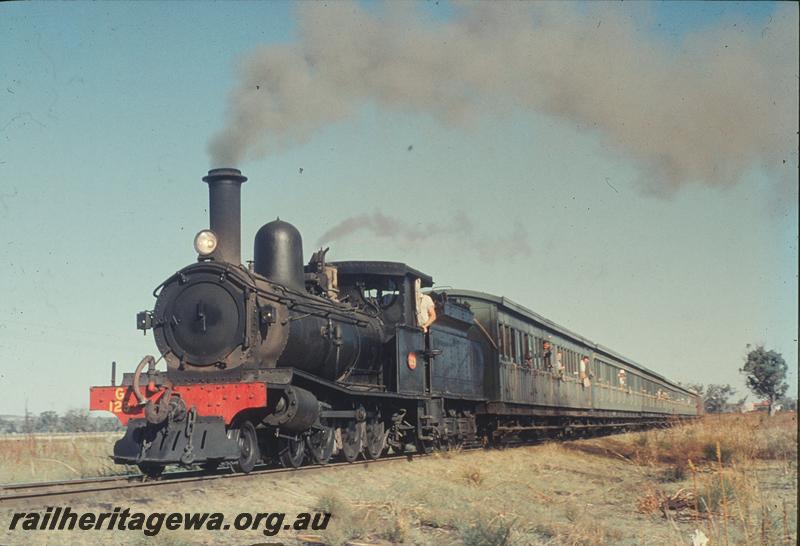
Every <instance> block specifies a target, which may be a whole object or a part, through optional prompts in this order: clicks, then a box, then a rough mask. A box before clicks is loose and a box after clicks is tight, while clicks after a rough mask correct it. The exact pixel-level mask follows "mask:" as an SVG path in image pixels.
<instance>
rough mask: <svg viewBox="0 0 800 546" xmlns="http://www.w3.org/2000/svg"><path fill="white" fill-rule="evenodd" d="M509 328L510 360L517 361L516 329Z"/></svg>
mask: <svg viewBox="0 0 800 546" xmlns="http://www.w3.org/2000/svg"><path fill="white" fill-rule="evenodd" d="M509 329H510V330H511V360H512V362H517V338H518V337H519V336H517V331H516V330H515V329H514V328H509Z"/></svg>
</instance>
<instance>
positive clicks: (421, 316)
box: [414, 279, 436, 334]
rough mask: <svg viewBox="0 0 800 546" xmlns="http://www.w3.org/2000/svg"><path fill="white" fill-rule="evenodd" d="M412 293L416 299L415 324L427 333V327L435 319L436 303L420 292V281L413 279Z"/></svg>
mask: <svg viewBox="0 0 800 546" xmlns="http://www.w3.org/2000/svg"><path fill="white" fill-rule="evenodd" d="M414 295H415V297H416V300H417V326H419V327H420V328H422V331H423V332H425V333H426V334H427V333H428V328H429V327H430V325H431V324H433V321H435V320H436V304H434V303H433V298H431V297H430V296H429V295H428V294H423V293H422V281H421V280H420V279H415V280H414Z"/></svg>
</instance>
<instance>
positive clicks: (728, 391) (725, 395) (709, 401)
mask: <svg viewBox="0 0 800 546" xmlns="http://www.w3.org/2000/svg"><path fill="white" fill-rule="evenodd" d="M734 394H736V389H734V388H733V387H731V386H730V385H715V384H713V383H711V384H709V385H708V386H707V387H706V394H705V395H704V396H703V402H704V403H705V407H706V412H707V413H722V412H723V411H724V410H725V407H726V406H727V405H728V399H729V398H730V397H731V396H733V395H734Z"/></svg>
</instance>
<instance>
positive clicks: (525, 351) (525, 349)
mask: <svg viewBox="0 0 800 546" xmlns="http://www.w3.org/2000/svg"><path fill="white" fill-rule="evenodd" d="M528 343H529V341H528V334H522V362H523V364H526V365H528V364H529V363H530V361H531V346H530V345H529V344H528Z"/></svg>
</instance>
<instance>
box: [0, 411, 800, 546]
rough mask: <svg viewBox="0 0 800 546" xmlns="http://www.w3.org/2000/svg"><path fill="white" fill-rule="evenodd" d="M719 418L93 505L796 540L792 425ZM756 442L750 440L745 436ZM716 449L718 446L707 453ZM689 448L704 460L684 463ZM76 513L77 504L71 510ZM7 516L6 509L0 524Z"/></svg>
mask: <svg viewBox="0 0 800 546" xmlns="http://www.w3.org/2000/svg"><path fill="white" fill-rule="evenodd" d="M716 419H717V418H716V417H712V418H710V419H706V420H704V421H703V422H699V423H693V424H688V425H684V426H680V427H675V428H671V429H666V430H659V431H648V432H643V433H632V434H626V435H621V436H609V437H605V438H597V439H589V440H580V441H576V442H566V443H548V444H544V445H539V446H532V447H524V448H516V449H508V450H502V451H501V450H489V451H470V452H464V453H444V454H440V455H434V456H432V457H428V458H425V459H415V460H414V461H413V462H405V461H395V462H390V463H382V464H375V465H368V466H357V467H335V468H330V469H327V470H325V471H320V472H312V473H302V474H294V473H290V474H281V475H273V476H264V477H258V478H253V479H252V480H251V481H247V482H241V481H240V482H233V481H232V482H229V483H226V482H225V481H222V482H215V483H214V484H212V485H209V486H208V488H201V487H202V486H201V487H198V486H194V487H192V488H187V489H183V490H173V491H171V492H170V494H169V496H164V495H161V494H159V493H156V492H154V493H142V492H137V493H136V494H135V495H136V496H135V497H132V498H127V499H123V500H120V499H118V498H114V497H111V496H110V495H109V497H110V498H108V499H106V498H102V496H98V498H97V499H93V500H92V501H91V502H90V501H86V506H87V507H89V508H94V509H97V507H98V506H103V507H107V506H111V505H112V503H113V505H114V506H117V505H120V504H122V505H124V506H130V507H131V508H132V509H139V510H147V511H156V510H162V511H165V510H171V509H172V510H174V509H178V510H186V509H189V510H192V511H212V512H213V511H224V513H225V514H226V516H227V517H231V516H233V515H235V514H238V513H239V512H256V511H282V512H287V513H289V514H292V513H298V512H304V511H325V512H330V513H331V514H332V517H331V523H330V526H329V528H328V529H327V530H326V531H324V532H317V533H315V534H314V536H313V537H310V536H308V534H304V535H295V534H293V532H292V531H286V532H282V533H280V534H279V535H278V536H276V537H273V538H272V539H271V541H273V542H282V543H284V544H287V545H289V544H303V543H306V542H307V541H311V540H312V538H313V539H314V540H315V541H316V542H317V543H319V544H330V545H344V544H351V545H353V544H381V545H385V544H401V543H402V544H419V545H430V546H433V545H437V546H438V545H448V544H453V545H456V544H467V545H473V546H478V545H487V546H489V545H491V546H494V545H506V546H523V545H524V546H527V545H532V546H535V545H541V546H561V545H564V546H566V545H570V546H573V545H587V546H592V545H596V546H600V545H606V544H625V545H629V544H638V545H676V544H685V545H688V544H691V542H690V539H689V536H690V535H691V534H692V533H693V532H695V530H700V531H702V532H703V533H705V534H706V535H707V536H708V537H710V538H711V540H712V542H711V544H726V543H727V544H753V545H755V544H794V543H795V539H796V534H797V532H796V528H797V521H796V519H797V518H796V515H795V513H796V511H797V502H796V494H797V464H796V461H797V460H796V457H797V455H796V453H797V451H796V446H793V445H792V443H793V442H795V441H796V440H795V439H796V430H795V429H796V424H795V422H794V421H793V420H792V419H793V417H792V416H781V417H780V418H775V419H773V420H769V421H766V420H762V419H760V418H759V416H756V418H752V417H748V418H741V417H738V416H731V417H726V418H725V420H723V421H722V422H719V421H716ZM748 437H749V438H750V443H751V444H754V445H750V444H748V443H747V442H746V441H745V439H746V438H748ZM710 442H713V444H712V445H713V450H710V449H709V448H708V447H707V446H708V445H709V443H710ZM716 442H719V445H720V449H719V455H717V448H716ZM687 454H691V455H692V456H693V457H697V459H696V460H695V459H692V463H691V464H689V462H688V460H689V459H688V457H687ZM712 455H713V456H712ZM684 458H686V459H685V462H683V461H684ZM675 468H681V469H682V470H674V469H675ZM667 478H668V479H667ZM145 495H150V496H145ZM187 507H189V508H187ZM73 508H74V509H80V508H81V506H80V505H78V504H77V503H74V504H73ZM4 517H5V516H4V514H3V513H2V512H0V521H1V520H3V519H4ZM3 532H4V531H0V543H11V544H15V543H18V542H19V540H20V538H24V539H25V540H26V541H29V540H30V539H34V541H33V542H34V543H36V541H39V543H47V542H48V541H50V542H52V540H53V539H54V538H58V540H59V541H60V542H62V543H63V542H67V543H70V544H72V543H76V544H81V543H82V542H81V541H84V542H83V543H90V542H86V541H90V540H91V539H92V537H95V535H92V534H86V533H84V534H83V535H80V534H78V533H75V534H73V535H67V534H63V535H58V537H54V536H50V537H48V536H47V535H46V534H40V535H30V534H29V535H25V536H24V537H21V536H18V535H14V534H12V533H8V532H6V534H5V535H3ZM112 537H113V541H114V542H115V543H120V544H138V543H141V541H142V537H141V536H137V534H136V533H130V532H129V533H122V534H120V533H117V534H113V535H110V534H109V535H103V539H104V540H105V539H109V541H111V540H112ZM95 538H96V537H95ZM158 539H159V542H163V541H164V540H167V541H168V542H169V543H172V544H184V543H186V544H218V543H221V542H223V541H224V542H225V543H228V544H253V543H258V542H264V537H263V535H261V534H260V533H258V531H252V532H250V533H249V534H248V532H233V531H231V532H230V533H226V534H225V535H224V537H222V536H220V535H219V534H218V533H217V534H214V533H206V534H204V533H201V532H171V533H166V532H162V534H161V535H159V537H158ZM267 542H269V541H267Z"/></svg>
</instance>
